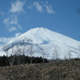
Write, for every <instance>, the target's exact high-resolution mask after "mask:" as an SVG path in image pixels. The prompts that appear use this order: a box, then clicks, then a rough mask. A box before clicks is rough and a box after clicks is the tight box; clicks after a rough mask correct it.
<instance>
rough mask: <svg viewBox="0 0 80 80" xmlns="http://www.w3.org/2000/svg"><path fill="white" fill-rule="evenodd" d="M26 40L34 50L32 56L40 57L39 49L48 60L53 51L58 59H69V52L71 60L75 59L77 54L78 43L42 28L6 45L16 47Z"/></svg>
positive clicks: (28, 32)
mask: <svg viewBox="0 0 80 80" xmlns="http://www.w3.org/2000/svg"><path fill="white" fill-rule="evenodd" d="M28 39H30V40H31V41H32V42H31V43H32V44H33V47H34V50H35V53H34V54H33V55H34V56H37V55H38V56H42V54H41V49H43V50H44V52H46V53H47V57H46V58H49V59H51V58H53V53H55V50H56V51H57V54H58V58H60V59H64V57H65V56H66V58H69V54H68V53H69V52H71V58H76V57H78V54H79V46H80V42H79V41H77V40H74V39H71V38H69V37H67V36H64V35H62V34H59V33H56V32H53V31H50V30H48V29H46V28H43V27H41V28H34V29H31V30H29V31H27V32H25V33H24V34H22V35H21V36H19V37H18V38H17V39H16V40H15V41H13V42H10V43H8V45H11V44H12V43H14V45H16V44H17V45H18V44H20V43H21V42H22V41H23V40H24V41H26V40H28ZM22 47H23V46H22ZM29 47H30V45H27V48H29ZM10 49H11V47H10ZM27 53H29V52H26V53H25V54H27ZM54 55H55V54H54Z"/></svg>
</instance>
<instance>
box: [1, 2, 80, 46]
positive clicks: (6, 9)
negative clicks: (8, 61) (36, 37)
mask: <svg viewBox="0 0 80 80" xmlns="http://www.w3.org/2000/svg"><path fill="white" fill-rule="evenodd" d="M77 9H80V0H0V44H2V43H3V42H7V41H8V40H10V39H13V38H15V37H17V36H18V35H20V34H22V33H24V32H26V31H28V30H30V29H31V28H35V27H45V28H48V29H50V30H52V31H55V32H58V33H61V34H64V35H66V36H69V37H71V38H73V39H76V40H78V41H80V13H78V11H77Z"/></svg>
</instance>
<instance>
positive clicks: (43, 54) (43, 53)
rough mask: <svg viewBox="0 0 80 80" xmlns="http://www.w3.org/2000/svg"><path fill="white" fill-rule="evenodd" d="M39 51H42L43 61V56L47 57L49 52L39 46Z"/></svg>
mask: <svg viewBox="0 0 80 80" xmlns="http://www.w3.org/2000/svg"><path fill="white" fill-rule="evenodd" d="M40 50H41V53H42V57H43V63H45V61H44V60H45V57H49V54H48V53H47V52H46V51H45V50H44V49H43V48H41V49H40Z"/></svg>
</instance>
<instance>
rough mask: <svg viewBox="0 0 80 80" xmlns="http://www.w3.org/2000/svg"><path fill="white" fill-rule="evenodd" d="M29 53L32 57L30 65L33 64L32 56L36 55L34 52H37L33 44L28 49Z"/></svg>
mask: <svg viewBox="0 0 80 80" xmlns="http://www.w3.org/2000/svg"><path fill="white" fill-rule="evenodd" d="M28 51H29V55H30V57H31V59H30V63H31V64H32V61H33V59H32V56H33V54H34V52H35V51H34V50H33V44H31V45H30V48H29V49H28Z"/></svg>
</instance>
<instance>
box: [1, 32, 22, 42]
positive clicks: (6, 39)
mask: <svg viewBox="0 0 80 80" xmlns="http://www.w3.org/2000/svg"><path fill="white" fill-rule="evenodd" d="M20 35H21V33H15V37H9V38H6V37H0V43H1V42H3V43H11V42H13V41H14V40H16V39H17V37H19V36H20Z"/></svg>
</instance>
